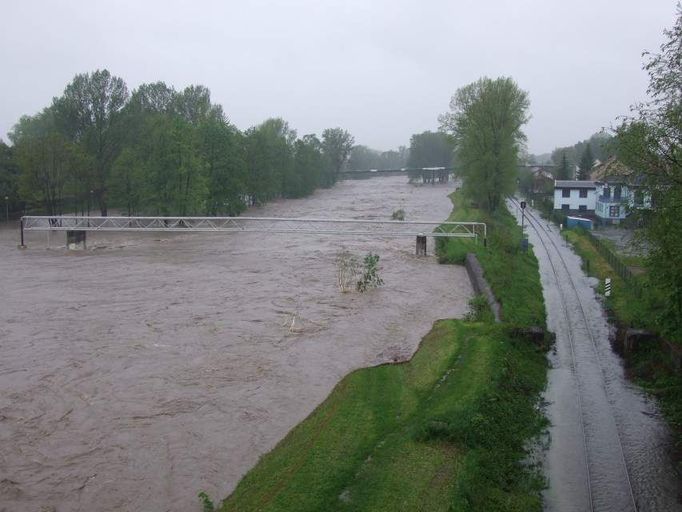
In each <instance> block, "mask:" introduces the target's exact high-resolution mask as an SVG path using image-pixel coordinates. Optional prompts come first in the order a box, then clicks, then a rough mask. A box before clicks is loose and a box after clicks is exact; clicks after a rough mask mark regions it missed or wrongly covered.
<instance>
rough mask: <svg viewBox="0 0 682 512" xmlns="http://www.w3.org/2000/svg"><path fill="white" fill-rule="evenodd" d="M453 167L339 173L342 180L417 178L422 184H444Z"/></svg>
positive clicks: (402, 168) (403, 168)
mask: <svg viewBox="0 0 682 512" xmlns="http://www.w3.org/2000/svg"><path fill="white" fill-rule="evenodd" d="M454 170H455V169H454V167H401V168H400V169H369V170H347V171H341V177H342V178H371V177H373V176H400V175H403V174H411V175H412V176H415V175H417V176H419V177H421V179H422V182H423V183H436V182H438V183H445V182H447V181H448V180H449V179H450V174H452V173H453V172H454Z"/></svg>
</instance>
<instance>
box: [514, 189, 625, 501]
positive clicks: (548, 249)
mask: <svg viewBox="0 0 682 512" xmlns="http://www.w3.org/2000/svg"><path fill="white" fill-rule="evenodd" d="M509 201H510V203H511V204H512V205H513V206H514V207H516V208H517V211H518V213H519V215H520V212H521V209H520V204H519V202H518V200H516V198H509ZM525 216H526V218H527V220H528V226H530V228H531V229H533V231H535V233H536V235H537V239H538V240H539V242H540V245H541V246H542V248H543V249H544V251H545V253H546V255H547V261H548V262H549V266H550V268H551V273H552V276H553V281H554V283H555V284H556V289H557V292H558V294H559V298H560V303H561V316H562V317H563V321H564V326H565V329H564V330H565V332H564V334H565V337H566V341H567V342H568V348H569V352H570V369H571V373H572V375H573V379H574V382H575V386H574V387H575V400H576V404H577V409H578V416H579V422H580V434H581V438H582V439H581V440H582V443H581V444H582V450H583V460H584V471H585V487H586V493H587V501H588V506H589V510H590V511H601V510H613V511H616V510H617V511H618V512H625V511H627V510H632V511H633V512H638V506H637V501H636V500H635V495H634V491H633V487H632V481H631V477H630V472H629V470H628V466H627V462H626V459H625V451H624V449H623V441H622V439H621V432H620V430H619V428H618V422H617V421H616V417H615V411H614V410H613V404H612V403H611V401H610V400H609V398H608V396H607V376H606V375H605V373H604V369H603V365H602V361H601V358H600V355H599V348H598V345H597V339H596V337H595V333H594V332H593V330H592V328H591V327H590V321H589V319H588V315H587V313H586V312H585V308H584V306H583V304H582V301H581V296H580V293H579V291H578V287H577V286H576V283H575V280H574V278H573V275H572V274H571V271H570V270H569V266H568V264H567V263H566V260H565V259H564V256H563V254H562V251H561V249H560V248H559V246H558V245H557V243H556V241H555V239H554V236H553V234H552V233H551V231H550V230H549V229H547V228H546V227H545V226H544V225H543V222H542V221H541V220H540V219H538V218H537V217H536V216H535V215H534V214H533V213H532V212H531V211H530V210H529V209H526V210H525ZM559 335H560V333H557V340H559V339H560V338H559ZM579 352H580V353H579ZM585 361H588V363H586V362H585ZM595 367H596V368H595ZM590 377H592V378H590ZM595 386H597V387H601V389H602V390H603V396H600V395H601V394H600V393H595V392H594V391H595V390H594V388H595ZM599 398H602V400H599ZM595 406H596V407H598V408H601V412H602V414H603V413H605V412H606V413H607V416H608V417H607V418H606V419H607V420H609V419H610V421H607V422H606V423H610V425H596V424H595V419H596V420H597V422H599V420H600V418H599V417H597V418H593V417H591V416H592V412H594V409H595ZM601 419H603V416H602V418H601ZM602 423H604V422H603V421H602ZM604 438H607V439H608V442H607V443H605V444H606V445H607V446H600V441H601V440H603V439H604ZM602 444H603V443H602ZM605 460H606V461H607V462H606V463H605ZM617 466H619V467H617ZM614 469H615V470H619V471H614ZM604 473H608V474H607V475H605V474H604ZM618 473H620V475H618ZM614 494H617V495H614ZM623 494H625V496H623Z"/></svg>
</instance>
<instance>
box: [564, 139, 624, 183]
mask: <svg viewBox="0 0 682 512" xmlns="http://www.w3.org/2000/svg"><path fill="white" fill-rule="evenodd" d="M612 139H613V138H612V137H611V135H609V134H608V133H606V132H604V131H601V132H598V133H595V134H594V135H592V136H591V137H590V138H589V139H586V140H583V141H580V142H577V143H576V144H574V145H573V146H566V147H560V148H556V149H554V151H552V155H551V160H552V162H553V163H554V165H555V171H554V175H555V176H556V179H558V180H572V179H573V168H574V166H575V165H576V164H580V161H581V160H582V157H583V156H584V154H585V151H587V148H588V147H589V148H590V153H591V154H592V159H593V163H594V160H595V159H596V160H599V161H601V162H604V161H605V160H606V159H607V158H608V157H609V156H611V155H612V154H613V140H612ZM564 156H565V157H566V161H567V169H568V172H565V171H564V170H563V162H562V160H563V159H564ZM586 179H589V178H586Z"/></svg>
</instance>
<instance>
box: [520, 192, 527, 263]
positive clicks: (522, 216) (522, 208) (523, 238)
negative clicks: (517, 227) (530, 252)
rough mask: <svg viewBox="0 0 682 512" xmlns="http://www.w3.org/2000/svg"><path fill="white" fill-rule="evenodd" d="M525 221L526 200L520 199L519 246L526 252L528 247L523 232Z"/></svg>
mask: <svg viewBox="0 0 682 512" xmlns="http://www.w3.org/2000/svg"><path fill="white" fill-rule="evenodd" d="M525 221H526V202H525V201H521V248H522V249H523V252H526V250H527V249H528V241H527V240H526V236H525V233H524V231H523V230H524V224H525Z"/></svg>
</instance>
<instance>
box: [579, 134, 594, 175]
mask: <svg viewBox="0 0 682 512" xmlns="http://www.w3.org/2000/svg"><path fill="white" fill-rule="evenodd" d="M593 165H594V157H593V156H592V148H591V146H590V144H589V142H588V143H587V145H586V146H585V150H584V151H583V154H582V156H581V157H580V163H579V164H578V176H577V177H578V179H579V180H589V179H590V173H591V172H592V166H593Z"/></svg>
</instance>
